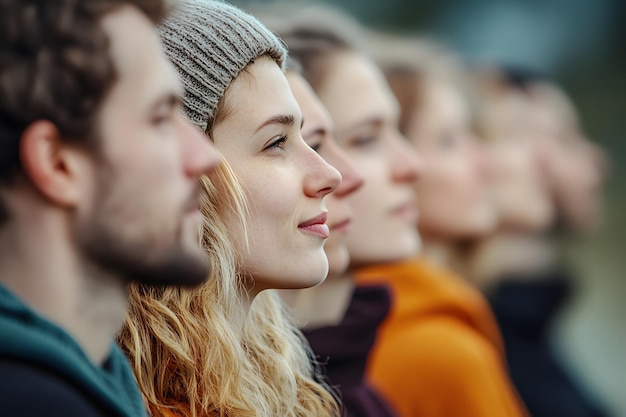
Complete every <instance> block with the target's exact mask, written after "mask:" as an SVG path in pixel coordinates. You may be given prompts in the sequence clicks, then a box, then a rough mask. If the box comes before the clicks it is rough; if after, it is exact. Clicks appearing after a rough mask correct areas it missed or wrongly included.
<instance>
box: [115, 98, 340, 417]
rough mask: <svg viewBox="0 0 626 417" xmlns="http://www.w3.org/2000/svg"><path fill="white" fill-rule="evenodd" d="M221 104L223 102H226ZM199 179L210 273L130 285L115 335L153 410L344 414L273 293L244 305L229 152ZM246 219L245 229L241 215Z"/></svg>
mask: <svg viewBox="0 0 626 417" xmlns="http://www.w3.org/2000/svg"><path fill="white" fill-rule="evenodd" d="M222 101H224V100H222ZM218 107H219V106H218ZM218 113H220V111H219V110H218ZM221 113H222V114H225V113H227V110H224V107H222V112H221ZM217 118H219V116H216V119H217ZM202 188H203V196H204V201H203V202H202V205H201V211H202V214H203V216H204V222H203V227H202V232H201V243H202V246H203V247H204V249H205V250H206V252H207V254H208V256H209V258H210V260H211V263H212V265H213V272H212V276H211V278H210V279H209V280H208V281H207V282H206V283H204V284H203V285H201V286H200V287H199V288H194V289H188V288H169V287H168V288H155V287H149V286H142V285H132V286H131V288H130V308H129V314H128V316H127V318H126V321H125V323H124V326H123V328H122V330H121V332H120V334H119V336H118V343H119V344H120V346H121V347H122V349H123V350H124V351H125V352H126V354H127V355H128V357H129V359H130V362H131V365H132V367H133V369H134V372H135V375H136V377H137V381H138V383H139V386H140V388H141V391H142V393H143V396H144V398H145V401H146V403H147V405H148V408H149V410H150V412H151V413H152V415H153V416H184V417H188V416H189V417H192V416H193V417H197V416H209V415H211V416H233V417H234V416H259V417H264V416H267V417H269V416H272V417H274V416H294V417H295V416H337V415H339V407H338V403H337V401H336V399H335V397H334V396H333V394H331V392H330V391H329V390H328V389H327V388H328V387H327V386H326V385H325V384H324V383H323V382H319V381H320V378H319V374H318V372H317V365H316V363H315V362H314V361H313V360H312V357H313V356H312V354H311V352H310V348H309V346H308V343H307V342H306V339H305V338H304V337H303V336H302V334H301V333H300V331H299V330H298V329H297V328H296V327H295V326H294V325H293V323H292V322H291V320H290V319H288V317H287V315H286V314H285V312H284V310H283V305H282V304H281V301H280V299H279V297H278V296H277V294H276V293H275V292H274V291H273V290H266V291H263V292H261V293H260V294H259V295H257V297H256V298H255V299H254V301H253V302H252V305H251V306H250V309H249V311H247V314H246V308H245V304H244V300H245V297H247V294H246V285H245V284H246V279H249V278H247V277H245V276H243V274H242V273H241V271H242V268H241V263H240V256H238V255H239V254H238V253H236V250H235V249H234V248H235V244H234V243H233V238H234V231H233V230H232V226H230V227H231V229H229V228H228V227H227V223H228V224H229V222H227V220H228V219H245V218H246V217H247V205H246V199H245V193H244V192H243V187H242V185H241V184H239V182H238V181H237V177H236V175H235V174H234V172H233V171H232V170H231V169H230V168H229V166H228V164H227V163H226V162H225V161H224V163H223V164H222V166H221V167H220V168H219V169H218V170H217V171H216V172H214V173H212V174H210V176H209V177H204V178H203V179H202ZM240 226H241V230H240V231H241V232H243V234H244V235H245V232H246V227H245V220H244V221H242V222H241V223H240ZM240 329H243V330H240Z"/></svg>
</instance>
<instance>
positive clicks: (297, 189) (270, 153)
mask: <svg viewBox="0 0 626 417" xmlns="http://www.w3.org/2000/svg"><path fill="white" fill-rule="evenodd" d="M224 99H225V103H226V107H227V109H228V111H227V116H226V117H225V119H224V120H223V121H221V122H218V124H217V125H216V126H215V128H214V129H213V131H212V135H211V136H212V138H213V140H214V142H215V146H216V147H217V149H218V150H219V151H220V152H221V153H222V155H223V156H224V159H225V160H226V161H227V163H228V164H229V165H230V167H231V168H232V170H233V172H234V173H235V175H236V176H237V178H238V180H239V182H240V183H241V185H242V188H243V190H244V193H245V195H246V197H247V202H248V205H249V209H250V217H249V221H248V225H247V226H248V227H247V236H238V237H237V238H236V239H235V240H236V241H237V244H238V245H239V247H238V248H237V250H238V253H239V254H241V259H242V268H243V270H244V271H243V272H244V273H245V274H247V275H249V276H251V277H252V278H253V280H254V288H253V289H252V291H253V292H258V291H261V290H264V289H268V288H276V289H287V288H306V287H310V286H313V285H317V284H319V283H320V282H321V281H323V280H324V278H325V277H326V274H327V271H328V261H327V258H326V255H325V253H324V242H325V241H326V239H327V238H328V236H329V229H328V225H327V224H326V219H327V210H326V207H325V205H324V197H326V195H327V194H329V193H330V192H332V191H333V190H335V189H336V188H337V187H338V186H339V184H340V182H341V176H340V175H339V173H338V172H337V170H336V169H334V168H333V167H331V166H330V165H328V164H327V163H326V162H325V161H324V160H323V159H322V158H321V157H320V156H319V155H318V154H317V153H316V152H315V151H314V150H313V149H311V147H309V145H307V143H306V142H305V141H304V140H303V139H302V136H301V133H300V129H301V125H302V115H301V113H300V109H299V108H298V104H297V103H296V101H295V99H294V97H293V95H292V93H291V89H290V88H289V84H288V83H287V80H286V78H285V75H284V74H283V73H282V71H281V69H280V68H279V67H278V65H277V64H276V63H275V62H274V61H273V60H271V59H269V58H265V57H263V58H259V59H257V60H255V61H254V63H252V64H250V65H249V66H248V68H247V69H246V71H244V72H242V73H241V74H240V75H239V76H238V77H237V78H236V79H235V80H233V82H232V83H231V85H230V86H229V88H228V89H227V91H226V95H225V97H224ZM232 221H234V222H240V220H239V219H232ZM234 226H235V225H234ZM232 230H238V228H237V227H233V228H232ZM246 240H247V242H246Z"/></svg>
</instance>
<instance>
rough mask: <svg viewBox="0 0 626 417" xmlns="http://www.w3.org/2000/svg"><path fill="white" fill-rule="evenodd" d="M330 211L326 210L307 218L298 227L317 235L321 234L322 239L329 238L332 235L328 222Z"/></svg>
mask: <svg viewBox="0 0 626 417" xmlns="http://www.w3.org/2000/svg"><path fill="white" fill-rule="evenodd" d="M327 218H328V213H326V212H324V213H322V214H319V215H317V216H315V217H313V218H311V219H309V220H306V221H304V222H302V223H300V224H299V225H298V229H300V230H302V231H303V232H305V233H310V234H312V235H315V236H319V237H321V238H322V239H327V238H328V236H330V230H329V229H328V225H327V224H326V219H327Z"/></svg>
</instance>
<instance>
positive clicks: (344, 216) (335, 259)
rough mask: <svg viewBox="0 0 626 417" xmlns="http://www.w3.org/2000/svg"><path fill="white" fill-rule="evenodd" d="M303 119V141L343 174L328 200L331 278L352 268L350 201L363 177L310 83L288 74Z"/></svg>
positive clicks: (327, 245) (329, 267)
mask: <svg viewBox="0 0 626 417" xmlns="http://www.w3.org/2000/svg"><path fill="white" fill-rule="evenodd" d="M287 80H288V81H289V85H290V86H291V90H292V92H293V95H294V97H295V98H296V101H297V102H298V105H299V106H300V110H301V111H302V116H303V117H304V124H303V125H302V137H303V138H304V141H305V142H306V143H307V144H308V145H309V146H311V147H312V148H313V149H315V151H316V152H317V153H319V154H320V156H321V157H322V158H324V160H325V161H326V162H328V163H329V164H331V165H332V166H333V167H335V168H336V169H337V170H338V171H339V173H340V174H341V177H342V181H341V185H340V186H339V188H337V189H336V190H335V191H333V192H332V193H331V194H329V195H328V197H326V207H327V208H328V227H329V229H330V237H329V238H328V240H327V241H326V244H325V245H324V250H325V252H326V255H327V256H328V275H329V277H331V276H335V275H338V274H341V273H343V272H345V270H346V269H347V268H348V264H349V261H350V256H349V252H348V247H347V245H346V235H347V234H348V232H349V230H350V227H351V223H352V208H351V207H350V204H349V202H348V199H347V197H349V196H350V195H352V193H354V192H355V191H356V190H358V189H359V188H360V187H361V185H362V184H363V173H362V172H361V170H360V169H359V168H358V167H357V166H356V164H355V163H354V162H353V161H352V160H351V159H350V158H349V157H348V156H347V154H346V153H345V152H344V151H343V150H341V148H339V146H338V145H337V141H336V140H335V136H334V132H335V130H334V125H333V122H332V120H331V118H330V115H329V114H328V111H327V110H326V108H324V106H323V105H322V103H321V102H320V101H319V99H318V98H317V96H316V95H315V92H314V91H313V89H312V88H311V86H310V85H309V84H308V83H307V82H306V80H305V79H304V78H303V77H302V76H301V75H299V74H297V73H295V72H292V71H290V72H288V73H287Z"/></svg>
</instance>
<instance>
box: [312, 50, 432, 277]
mask: <svg viewBox="0 0 626 417" xmlns="http://www.w3.org/2000/svg"><path fill="white" fill-rule="evenodd" d="M327 65H328V66H329V67H328V70H327V74H326V76H325V77H324V80H323V82H322V84H321V86H320V87H319V88H318V89H317V93H318V96H319V98H320V99H321V101H322V103H323V104H324V105H325V106H326V108H327V109H328V111H329V113H330V115H331V117H332V118H333V121H334V123H335V129H336V138H337V142H338V143H339V145H340V146H341V148H342V149H343V150H344V151H345V152H346V153H347V154H348V156H349V157H350V158H351V159H352V160H353V161H354V162H355V163H356V164H357V166H358V167H359V168H360V169H361V171H362V172H363V173H364V176H365V181H364V184H363V186H362V187H361V188H360V189H359V190H357V191H356V192H355V193H354V194H353V195H352V196H350V197H349V202H350V204H351V207H352V210H353V212H354V217H353V219H354V220H353V223H352V228H351V230H350V231H349V233H348V236H347V243H348V248H349V251H350V258H351V259H350V261H351V264H352V265H354V266H359V265H363V264H367V263H378V262H388V261H393V260H399V259H404V258H407V257H410V256H412V255H414V254H415V253H416V252H417V251H418V249H419V247H420V239H419V235H418V233H417V229H416V222H417V205H416V196H415V191H414V189H413V182H414V181H415V180H416V179H417V177H418V174H419V171H420V164H421V161H420V160H419V158H418V156H417V153H416V151H415V149H414V148H413V147H412V146H411V145H410V144H409V143H408V142H407V140H406V139H405V138H404V137H403V136H402V135H401V134H400V132H399V131H398V118H399V108H398V104H397V101H396V99H395V97H394V96H393V93H392V92H391V90H390V89H389V86H388V85H387V82H386V80H385V78H384V76H383V74H382V73H381V71H380V70H379V69H378V67H377V66H376V65H375V64H374V63H373V62H371V61H370V60H368V59H366V58H364V57H362V56H360V55H358V54H356V53H352V52H339V53H337V54H336V55H335V56H333V57H331V58H329V60H328V63H327Z"/></svg>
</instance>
